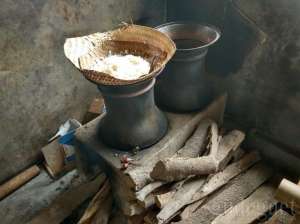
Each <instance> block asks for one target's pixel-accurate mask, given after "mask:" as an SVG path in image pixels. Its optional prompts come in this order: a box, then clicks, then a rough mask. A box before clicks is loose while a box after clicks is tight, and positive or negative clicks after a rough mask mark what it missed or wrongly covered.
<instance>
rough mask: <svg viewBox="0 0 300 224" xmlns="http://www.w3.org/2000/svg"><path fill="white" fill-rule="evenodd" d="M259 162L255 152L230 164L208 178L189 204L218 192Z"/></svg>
mask: <svg viewBox="0 0 300 224" xmlns="http://www.w3.org/2000/svg"><path fill="white" fill-rule="evenodd" d="M259 160H260V157H259V154H258V153H257V152H251V153H248V154H246V155H245V156H244V157H243V158H242V159H241V160H239V161H237V162H235V163H232V164H230V165H229V166H228V167H226V168H225V169H224V170H223V171H221V172H218V173H216V174H214V175H213V176H212V177H210V178H209V180H208V181H207V183H205V185H204V186H203V187H202V188H201V190H200V191H199V192H197V193H196V194H195V195H194V196H193V199H192V201H191V202H190V203H192V202H195V201H198V200H201V199H203V198H204V197H206V196H208V195H209V194H211V193H213V192H214V191H216V190H218V189H219V188H221V187H222V186H224V185H225V184H227V183H228V182H229V181H230V180H231V179H233V178H235V177H236V176H237V175H239V174H241V173H242V172H244V171H246V170H247V169H249V168H250V167H251V166H253V165H254V164H255V163H257V162H258V161H259Z"/></svg>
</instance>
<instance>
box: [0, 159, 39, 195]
mask: <svg viewBox="0 0 300 224" xmlns="http://www.w3.org/2000/svg"><path fill="white" fill-rule="evenodd" d="M39 173H40V168H39V167H38V166H36V165H34V166H32V167H30V168H28V169H26V170H24V171H23V172H21V173H20V174H18V175H17V176H15V177H13V178H12V179H10V180H9V181H7V182H6V183H4V184H2V185H0V201H1V200H2V199H3V198H4V197H6V196H7V195H9V194H10V193H12V192H14V191H15V190H17V189H18V188H19V187H21V186H22V185H24V184H25V183H27V182H28V181H30V180H31V179H32V178H34V177H35V176H37V175H38V174H39Z"/></svg>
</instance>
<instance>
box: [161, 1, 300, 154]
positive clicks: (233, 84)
mask: <svg viewBox="0 0 300 224" xmlns="http://www.w3.org/2000/svg"><path fill="white" fill-rule="evenodd" d="M167 5H168V6H167V12H168V13H167V14H168V16H167V17H168V20H192V21H197V22H200V23H211V24H214V25H217V26H219V27H220V28H221V30H222V34H223V35H222V39H221V40H220V41H219V43H218V44H217V45H216V46H215V47H214V48H213V49H210V52H209V55H208V61H207V67H208V70H209V72H210V73H211V74H212V75H211V77H212V80H213V83H214V88H215V91H216V93H218V92H222V91H224V90H226V91H227V92H228V93H229V104H228V107H227V110H226V113H227V115H228V116H229V117H231V118H232V119H234V120H235V121H236V122H239V123H241V124H242V125H244V126H245V128H246V129H250V128H256V129H258V130H259V131H260V132H261V133H263V134H264V135H266V136H268V137H270V138H271V139H274V140H275V141H278V142H281V143H283V145H284V146H285V147H286V148H290V149H291V150H292V151H293V152H294V154H297V155H298V156H299V157H300V14H299V12H300V2H299V1H298V0H290V1H285V0H232V1H229V0H186V1H180V0H169V1H168V2H167ZM269 153H272V152H269Z"/></svg>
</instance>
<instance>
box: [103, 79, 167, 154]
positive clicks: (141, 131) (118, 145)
mask: <svg viewBox="0 0 300 224" xmlns="http://www.w3.org/2000/svg"><path fill="white" fill-rule="evenodd" d="M154 83H155V79H152V80H147V81H144V82H140V83H136V84H131V85H123V86H104V85H98V88H99V90H100V91H101V93H102V95H103V98H104V101H105V107H106V115H105V117H104V118H103V119H102V120H101V121H100V123H99V127H98V132H99V133H98V134H99V136H100V139H101V141H103V142H104V143H105V144H106V145H108V146H110V147H113V148H115V149H119V150H126V151H130V150H133V149H134V148H137V147H138V148H140V149H143V148H146V147H149V146H151V145H153V144H155V143H156V142H158V141H159V140H160V139H161V138H162V137H163V136H164V135H165V133H166V132H167V127H168V122H167V119H166V117H165V116H164V114H163V113H162V112H161V111H160V110H159V109H158V108H157V106H156V105H155V103H154V93H153V86H154Z"/></svg>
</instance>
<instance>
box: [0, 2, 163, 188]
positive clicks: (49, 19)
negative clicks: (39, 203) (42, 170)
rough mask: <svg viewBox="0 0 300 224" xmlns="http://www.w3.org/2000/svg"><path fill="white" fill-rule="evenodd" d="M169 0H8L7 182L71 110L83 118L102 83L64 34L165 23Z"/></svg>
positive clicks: (3, 157) (1, 160)
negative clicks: (92, 79) (72, 59)
mask: <svg viewBox="0 0 300 224" xmlns="http://www.w3.org/2000/svg"><path fill="white" fill-rule="evenodd" d="M165 10H166V8H165V1H162V0H122V1H118V0H1V7H0V49H1V50H0V130H1V132H0V182H2V181H3V180H4V179H6V178H8V177H10V176H12V175H14V174H16V173H17V172H19V171H20V170H21V169H23V168H25V167H26V166H28V165H30V164H31V163H34V162H35V161H36V160H37V159H38V157H39V155H40V148H41V147H42V146H43V145H45V144H46V143H47V139H49V137H50V136H52V135H53V134H54V133H55V131H56V129H57V127H58V126H59V125H60V124H61V123H62V122H64V121H66V120H67V119H68V118H76V119H79V120H81V118H82V117H83V114H84V113H85V111H86V110H87V106H88V104H89V103H90V102H91V100H92V98H94V97H95V96H97V95H98V91H97V90H96V87H95V86H94V85H92V84H90V83H89V82H88V81H86V80H85V79H84V78H83V77H82V76H81V75H80V73H79V72H78V71H77V70H76V69H75V68H74V67H73V66H72V65H71V63H69V62H68V61H67V60H66V58H65V57H64V53H63V43H64V40H65V38H67V37H72V36H78V35H85V34H89V33H94V32H99V31H105V30H108V29H112V28H113V27H116V26H117V25H119V24H120V23H121V22H122V21H125V22H130V21H131V20H133V21H135V22H136V23H139V24H140V23H142V24H148V25H158V24H160V23H162V22H163V21H164V19H165V12H166V11H165Z"/></svg>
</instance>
